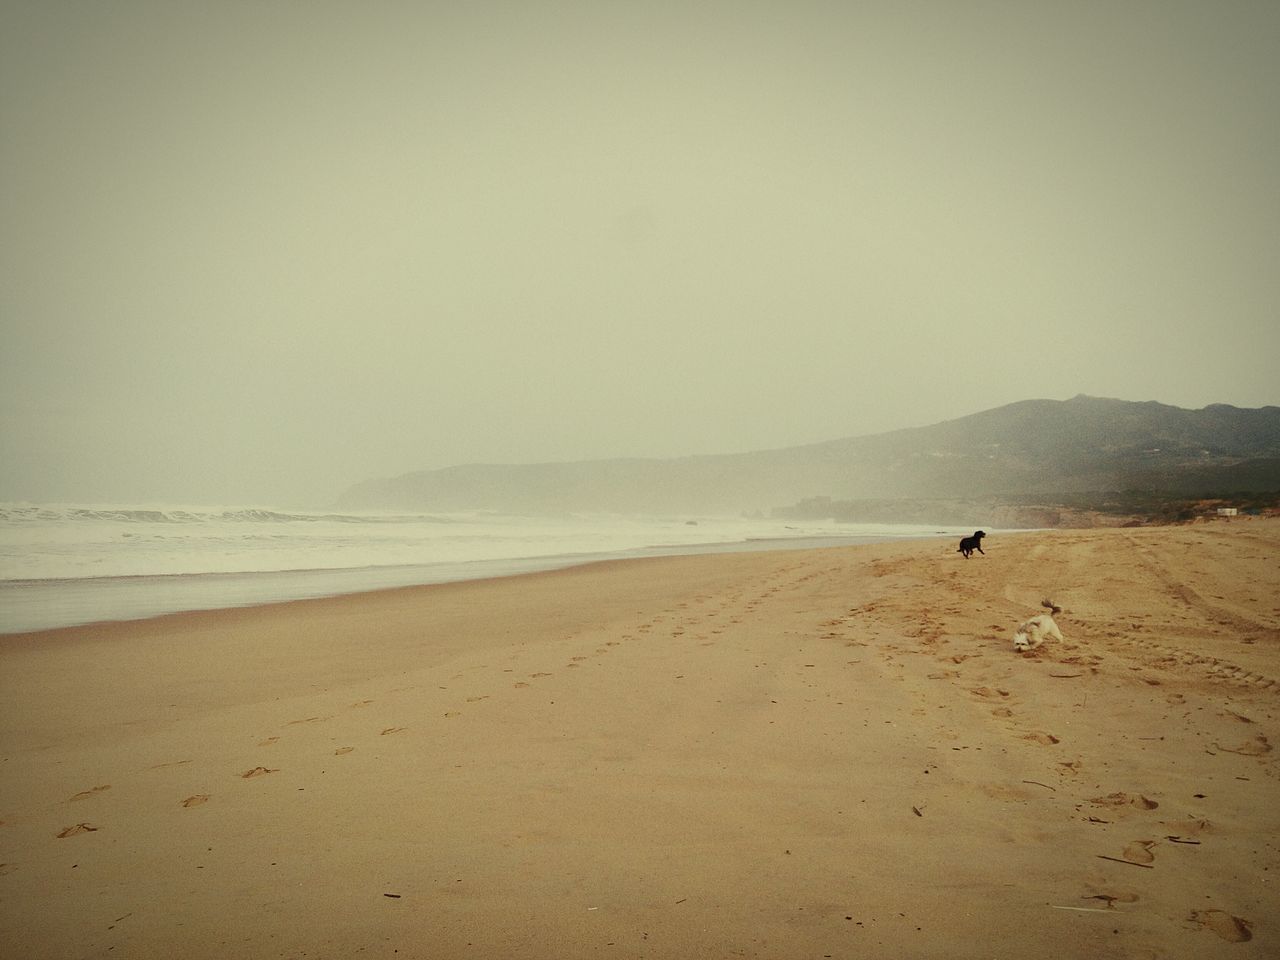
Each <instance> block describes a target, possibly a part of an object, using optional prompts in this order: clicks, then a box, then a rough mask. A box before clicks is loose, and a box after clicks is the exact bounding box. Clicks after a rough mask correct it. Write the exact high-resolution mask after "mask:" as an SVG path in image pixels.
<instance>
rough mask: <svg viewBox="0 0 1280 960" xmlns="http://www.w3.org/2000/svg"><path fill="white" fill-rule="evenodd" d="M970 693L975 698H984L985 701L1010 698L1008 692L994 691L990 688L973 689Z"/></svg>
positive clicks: (997, 689)
mask: <svg viewBox="0 0 1280 960" xmlns="http://www.w3.org/2000/svg"><path fill="white" fill-rule="evenodd" d="M969 692H970V693H972V694H973V695H974V696H977V697H982V698H983V699H984V700H994V699H995V698H996V697H1007V696H1009V691H1008V690H1001V689H999V688H996V689H995V690H993V689H991V688H990V687H973V688H971V689H970V690H969Z"/></svg>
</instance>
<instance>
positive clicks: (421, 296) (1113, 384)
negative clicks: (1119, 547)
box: [0, 0, 1280, 505]
mask: <svg viewBox="0 0 1280 960" xmlns="http://www.w3.org/2000/svg"><path fill="white" fill-rule="evenodd" d="M0 10H2V11H3V22H2V23H0V104H2V106H3V117H2V122H3V130H2V131H0V133H2V138H0V149H2V154H0V159H2V172H3V184H2V186H0V240H2V241H3V265H2V272H0V412H2V415H3V416H2V419H0V428H2V430H0V433H2V436H0V499H29V500H37V501H42V500H73V501H113V500H128V501H139V500H142V501H178V502H188V503H201V502H216V503H245V502H248V503H261V504H264V505H270V504H275V505H309V504H314V505H319V504H323V503H325V502H328V501H330V500H332V499H333V498H334V497H336V496H337V494H338V493H339V492H340V491H341V490H342V489H343V488H344V487H345V486H346V485H347V484H349V483H351V482H354V481H356V480H360V479H364V478H367V477H371V476H387V475H395V474H399V473H403V472H406V471H410V470H415V469H425V468H433V467H440V466H447V465H451V464H457V463H467V462H527V461H540V460H577V459H594V458H602V457H615V456H644V457H666V456H679V455H685V454H693V453H718V452H732V451H742V450H752V449H763V448H769V447H779V446H789V445H793V444H797V443H804V442H810V441H817V440H826V439H833V438H836V437H841V436H849V435H855V434H864V433H874V432H881V431H884V430H889V429H895V428H898V427H905V426H917V425H923V424H927V423H932V422H936V421H938V420H943V419H949V418H951V417H956V416H961V415H964V414H968V413H973V412H977V411H979V410H983V409H987V408H989V407H994V406H999V405H1001V404H1004V403H1008V402H1012V401H1015V400H1022V399H1027V398H1031V397H1050V398H1058V399H1066V398H1068V397H1070V396H1073V395H1075V394H1077V393H1089V394H1094V395H1100V396H1110V397H1120V398H1124V399H1131V400H1160V401H1162V402H1166V403H1172V404H1177V405H1179V406H1188V407H1200V406H1204V405H1205V404H1208V403H1213V402H1219V401H1220V402H1227V403H1234V404H1236V405H1239V406H1260V405H1264V404H1270V403H1280V376H1278V375H1277V357H1280V316H1278V314H1277V303H1280V262H1278V261H1277V251H1280V172H1278V171H1280V4H1276V3H1275V2H1273V0H1262V2H1257V3H1244V2H1216V0H1215V2H1210V0H1204V2H1198V3H1178V2H1170V0H1159V2H1151V3H1145V2H1125V0H1119V2H1116V0H1106V2H1097V3H1089V2H1072V3H1064V2H1060V0H1053V2H1045V3H1036V2H1031V0H1013V2H1007V3H1003V2H964V0H939V2H922V3H907V2H856V0H849V2H843V3H838V2H803V0H799V2H797V0H778V2H769V3H756V2H750V0H739V2H733V3H718V2H712V3H707V2H696V0H688V2H680V3H664V2H661V0H643V2H640V0H637V2H629V3H610V2H607V0H597V2H581V3H572V2H569V3H544V2H538V0H517V2H511V3H486V2H483V0H481V2H476V3H457V2H449V3H432V2H426V0H422V2H408V0H405V2H380V0H360V2H356V0H348V2H333V3H326V2H320V0H307V2H270V0H261V2H258V0H243V2H238V0H205V2H200V3H183V2H179V0H155V2H128V0H113V2H109V3H104V2H96V0H94V2H83V3H79V2H77V3H72V2H64V0H33V2H29V3H27V2H13V0H0Z"/></svg>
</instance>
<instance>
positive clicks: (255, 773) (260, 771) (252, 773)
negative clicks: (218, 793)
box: [240, 767, 280, 780]
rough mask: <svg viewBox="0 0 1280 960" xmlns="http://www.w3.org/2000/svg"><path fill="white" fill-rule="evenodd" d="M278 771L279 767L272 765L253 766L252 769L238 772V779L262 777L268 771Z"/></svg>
mask: <svg viewBox="0 0 1280 960" xmlns="http://www.w3.org/2000/svg"><path fill="white" fill-rule="evenodd" d="M279 772H280V768H279V767H272V768H267V767H254V768H253V769H252V770H246V771H245V772H244V773H242V774H240V779H241V780H249V779H252V778H253V777H264V776H266V775H267V774H268V773H279Z"/></svg>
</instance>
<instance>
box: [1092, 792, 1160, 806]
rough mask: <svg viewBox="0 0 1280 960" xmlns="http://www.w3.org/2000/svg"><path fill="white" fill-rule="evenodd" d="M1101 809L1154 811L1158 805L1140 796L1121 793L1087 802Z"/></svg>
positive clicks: (1110, 794)
mask: <svg viewBox="0 0 1280 960" xmlns="http://www.w3.org/2000/svg"><path fill="white" fill-rule="evenodd" d="M1089 802H1090V803H1093V804H1097V805H1098V806H1103V807H1125V806H1129V807H1137V808H1138V809H1139V810H1154V809H1155V808H1156V807H1158V806H1160V804H1159V803H1158V802H1157V801H1155V800H1151V799H1148V798H1147V797H1144V796H1143V795H1142V794H1140V793H1138V794H1129V793H1123V792H1116V793H1109V794H1107V795H1106V796H1105V797H1094V798H1093V799H1092V800H1090V801H1089Z"/></svg>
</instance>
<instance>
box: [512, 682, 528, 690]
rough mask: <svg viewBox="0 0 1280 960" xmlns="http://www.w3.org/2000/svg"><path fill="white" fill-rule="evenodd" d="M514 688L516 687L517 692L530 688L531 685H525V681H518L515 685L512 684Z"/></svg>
mask: <svg viewBox="0 0 1280 960" xmlns="http://www.w3.org/2000/svg"><path fill="white" fill-rule="evenodd" d="M512 686H514V687H515V688H516V689H517V690H523V689H524V688H525V687H527V686H529V684H527V683H525V682H524V681H523V680H517V681H516V682H515V683H514V684H512Z"/></svg>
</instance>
